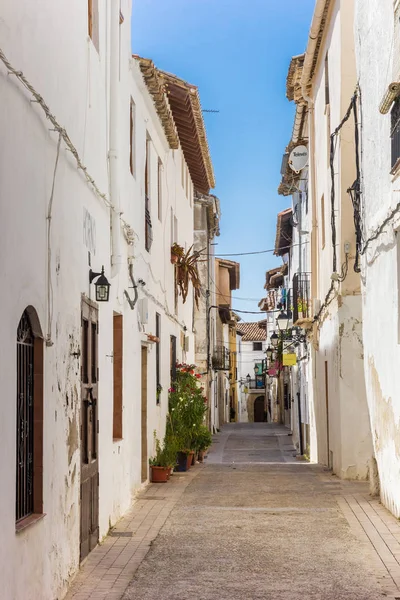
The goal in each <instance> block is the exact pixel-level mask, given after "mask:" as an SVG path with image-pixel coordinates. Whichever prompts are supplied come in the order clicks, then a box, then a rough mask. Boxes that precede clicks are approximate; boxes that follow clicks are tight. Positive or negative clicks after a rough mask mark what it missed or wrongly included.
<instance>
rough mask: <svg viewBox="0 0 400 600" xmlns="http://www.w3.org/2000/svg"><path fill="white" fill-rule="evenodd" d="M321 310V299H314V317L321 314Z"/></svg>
mask: <svg viewBox="0 0 400 600" xmlns="http://www.w3.org/2000/svg"><path fill="white" fill-rule="evenodd" d="M320 310H321V300H320V299H319V298H314V300H313V313H314V316H315V315H317V314H318V313H319V311H320Z"/></svg>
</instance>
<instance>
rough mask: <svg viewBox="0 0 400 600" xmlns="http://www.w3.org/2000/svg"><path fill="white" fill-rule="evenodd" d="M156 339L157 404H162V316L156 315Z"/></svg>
mask: <svg viewBox="0 0 400 600" xmlns="http://www.w3.org/2000/svg"><path fill="white" fill-rule="evenodd" d="M156 337H158V340H159V341H158V342H157V343H156V384H157V394H156V398H157V404H160V395H161V369H160V366H161V365H160V345H161V315H159V314H158V313H156Z"/></svg>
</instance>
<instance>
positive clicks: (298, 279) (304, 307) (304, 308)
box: [293, 273, 311, 323]
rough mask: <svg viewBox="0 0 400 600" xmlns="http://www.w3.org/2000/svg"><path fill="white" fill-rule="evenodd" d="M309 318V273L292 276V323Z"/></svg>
mask: <svg viewBox="0 0 400 600" xmlns="http://www.w3.org/2000/svg"><path fill="white" fill-rule="evenodd" d="M309 317H311V285H310V274H309V273H296V274H295V275H294V276H293V323H296V322H297V321H298V320H299V319H307V318H309Z"/></svg>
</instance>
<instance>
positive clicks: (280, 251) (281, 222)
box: [274, 208, 293, 256]
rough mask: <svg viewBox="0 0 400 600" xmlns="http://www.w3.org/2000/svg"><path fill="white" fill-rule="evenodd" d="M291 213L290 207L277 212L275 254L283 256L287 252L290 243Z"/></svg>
mask: <svg viewBox="0 0 400 600" xmlns="http://www.w3.org/2000/svg"><path fill="white" fill-rule="evenodd" d="M292 214H293V211H292V209H291V208H287V209H286V210H283V211H282V212H280V213H278V218H277V222H276V238H275V251H274V254H275V255H276V256H283V255H284V254H287V253H288V252H289V248H288V247H289V246H290V245H291V243H292V230H293V225H292Z"/></svg>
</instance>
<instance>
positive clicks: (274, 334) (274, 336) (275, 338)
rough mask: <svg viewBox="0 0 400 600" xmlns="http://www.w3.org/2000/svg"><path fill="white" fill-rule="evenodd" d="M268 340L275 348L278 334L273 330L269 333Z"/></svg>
mask: <svg viewBox="0 0 400 600" xmlns="http://www.w3.org/2000/svg"><path fill="white" fill-rule="evenodd" d="M270 340H271V344H272V347H273V348H277V346H278V342H279V336H278V334H277V333H276V331H274V333H273V334H272V335H271V337H270Z"/></svg>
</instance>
